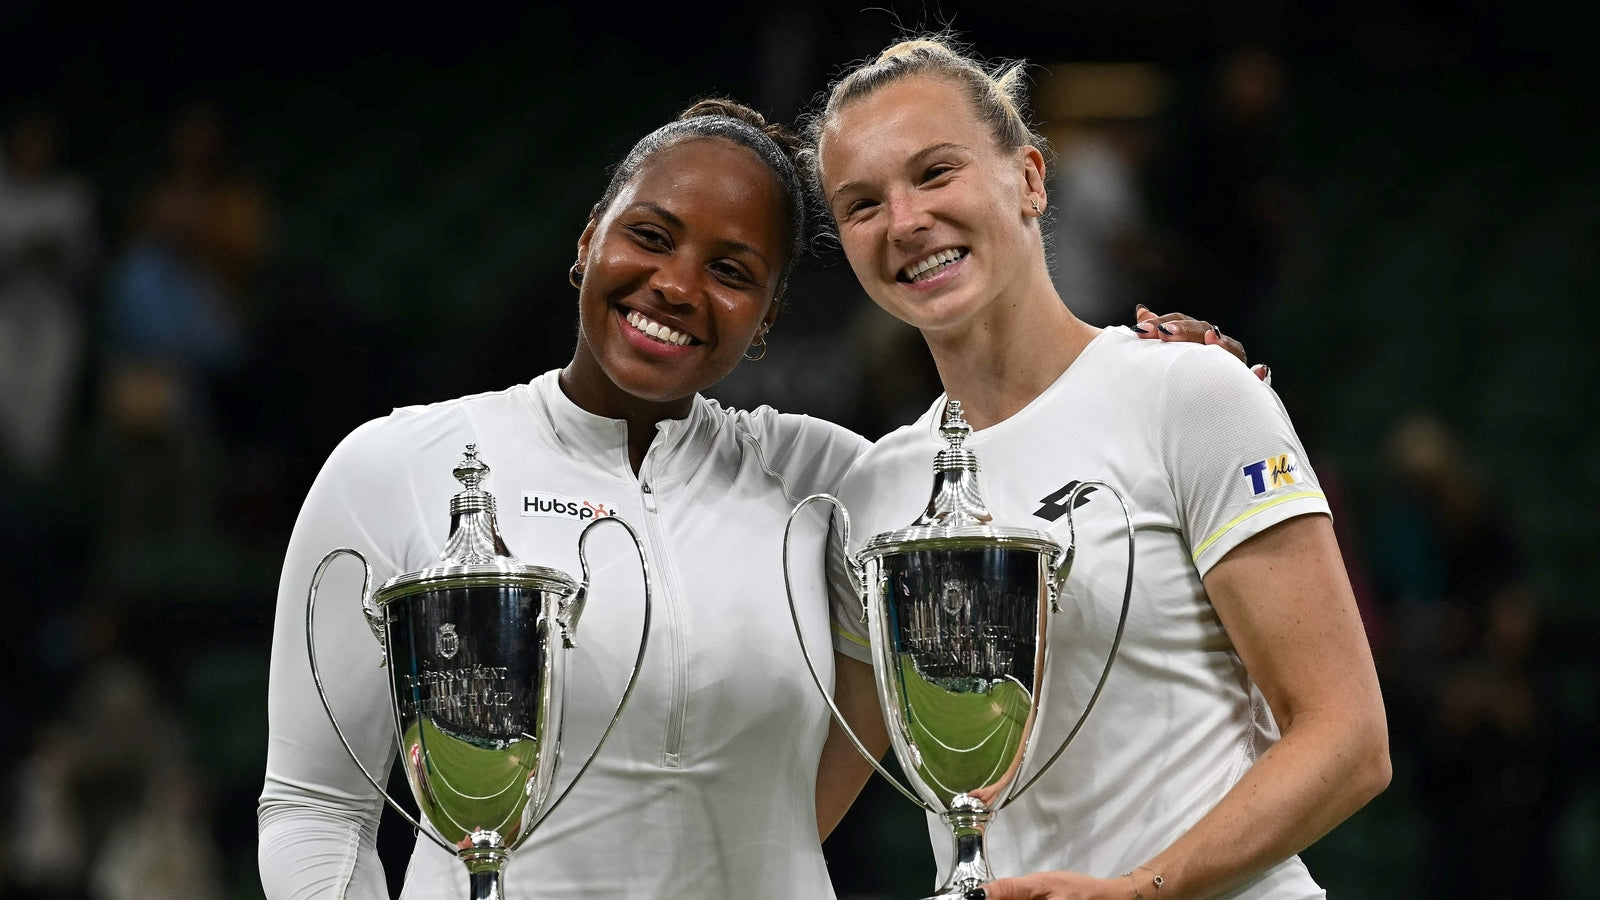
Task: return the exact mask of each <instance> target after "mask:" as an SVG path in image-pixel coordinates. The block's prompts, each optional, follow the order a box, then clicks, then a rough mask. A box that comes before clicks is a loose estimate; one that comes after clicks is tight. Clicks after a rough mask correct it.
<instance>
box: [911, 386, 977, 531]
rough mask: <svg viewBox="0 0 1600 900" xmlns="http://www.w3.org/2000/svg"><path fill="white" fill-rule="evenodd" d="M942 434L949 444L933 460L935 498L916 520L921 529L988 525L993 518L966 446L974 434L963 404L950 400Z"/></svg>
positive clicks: (974, 458) (972, 456)
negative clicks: (963, 410) (963, 409)
mask: <svg viewBox="0 0 1600 900" xmlns="http://www.w3.org/2000/svg"><path fill="white" fill-rule="evenodd" d="M939 433H940V434H942V435H944V439H945V441H946V442H948V446H946V447H945V448H944V449H943V450H940V451H939V453H938V455H937V456H935V457H934V458H933V495H932V497H931V498H930V499H929V500H928V508H927V509H926V510H924V511H923V513H922V516H921V518H919V519H917V521H916V523H915V524H916V525H918V526H929V525H933V526H963V525H985V524H988V523H989V522H991V521H992V520H993V519H994V517H993V516H992V515H990V514H989V508H988V506H986V505H985V504H984V502H983V495H982V494H981V493H980V492H979V491H978V456H977V454H975V453H973V452H972V451H971V450H968V449H967V448H966V447H965V446H964V444H965V443H966V440H967V436H968V435H970V434H972V426H971V425H969V424H967V419H966V416H965V415H963V414H962V411H961V401H960V400H951V401H949V403H947V404H946V405H945V417H944V422H943V423H941V424H940V425H939Z"/></svg>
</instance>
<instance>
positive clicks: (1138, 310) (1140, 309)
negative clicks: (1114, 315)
mask: <svg viewBox="0 0 1600 900" xmlns="http://www.w3.org/2000/svg"><path fill="white" fill-rule="evenodd" d="M1149 311H1150V307H1148V306H1145V305H1144V304H1143V303H1135V304H1134V305H1133V314H1134V315H1136V316H1137V315H1138V314H1139V313H1142V312H1149Z"/></svg>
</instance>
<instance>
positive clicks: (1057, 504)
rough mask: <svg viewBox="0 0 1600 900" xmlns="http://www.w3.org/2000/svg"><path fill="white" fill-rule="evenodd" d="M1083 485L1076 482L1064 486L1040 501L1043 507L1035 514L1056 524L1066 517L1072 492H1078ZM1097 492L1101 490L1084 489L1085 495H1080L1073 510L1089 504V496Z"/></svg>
mask: <svg viewBox="0 0 1600 900" xmlns="http://www.w3.org/2000/svg"><path fill="white" fill-rule="evenodd" d="M1082 483H1083V482H1081V481H1076V480H1074V481H1069V482H1067V483H1066V484H1064V485H1062V486H1061V489H1060V490H1057V491H1054V492H1052V493H1051V494H1050V496H1048V497H1045V498H1043V499H1042V500H1040V501H1039V502H1040V503H1041V504H1043V505H1042V506H1040V507H1039V508H1038V509H1036V510H1034V511H1033V514H1034V515H1036V516H1038V517H1039V518H1041V519H1045V520H1047V521H1050V522H1054V521H1055V520H1057V519H1059V518H1061V517H1062V516H1064V515H1066V514H1067V498H1068V497H1070V496H1072V492H1073V491H1074V490H1077V488H1078V485H1080V484H1082ZM1097 490H1099V488H1097V487H1094V486H1092V485H1091V486H1089V487H1086V488H1084V489H1083V493H1081V494H1079V495H1078V502H1077V503H1074V504H1073V505H1072V507H1073V509H1077V508H1078V507H1080V506H1082V505H1084V504H1085V503H1088V502H1089V495H1090V494H1092V493H1094V492H1095V491H1097Z"/></svg>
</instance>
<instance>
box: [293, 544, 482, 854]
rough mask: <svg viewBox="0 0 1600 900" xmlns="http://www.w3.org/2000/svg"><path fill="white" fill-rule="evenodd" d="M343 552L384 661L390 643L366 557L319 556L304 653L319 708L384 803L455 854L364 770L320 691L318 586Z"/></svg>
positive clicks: (347, 552)
mask: <svg viewBox="0 0 1600 900" xmlns="http://www.w3.org/2000/svg"><path fill="white" fill-rule="evenodd" d="M343 555H349V556H354V557H355V558H356V559H358V560H360V561H361V570H362V572H361V612H362V614H363V615H364V616H366V619H367V625H368V626H370V627H371V628H372V633H373V635H374V636H375V637H377V639H378V643H379V644H380V645H382V647H383V655H384V662H385V663H387V662H388V658H389V644H388V641H387V640H386V639H385V637H384V631H383V625H382V619H381V617H380V615H379V613H378V611H377V606H376V605H375V604H374V603H373V602H372V598H371V597H369V596H368V595H367V589H368V588H369V587H370V586H371V584H372V566H371V565H369V564H368V563H367V558H366V557H365V556H362V555H361V554H360V553H359V552H357V551H355V550H352V549H350V548H349V547H340V548H338V549H336V550H332V551H329V553H328V555H327V556H324V557H323V558H322V562H321V563H318V564H317V571H316V573H315V574H314V575H312V576H311V591H310V592H309V593H308V594H307V595H306V656H307V657H308V658H309V659H310V660H311V680H312V682H313V683H315V684H316V686H317V698H318V699H319V700H321V701H322V710H323V712H326V713H327V714H328V722H329V724H331V725H333V733H334V734H337V735H338V736H339V743H341V744H343V745H344V752H346V753H348V754H350V761H351V762H353V763H355V764H356V768H357V769H360V770H361V774H362V776H363V777H365V778H366V779H367V783H368V784H370V785H372V789H373V790H375V791H377V792H378V796H380V797H382V798H383V799H384V802H386V803H388V804H389V807H390V808H391V809H393V810H394V811H395V812H397V813H399V814H400V817H401V818H403V819H405V820H406V823H407V824H409V825H410V826H411V827H412V828H414V829H416V830H417V831H418V832H420V833H422V834H425V835H427V836H428V838H429V839H430V840H432V841H433V842H434V843H435V844H438V845H439V846H440V847H443V848H444V849H445V850H446V851H447V852H449V853H451V854H455V853H456V852H457V849H458V848H456V847H453V846H451V845H450V844H447V843H445V842H444V841H443V840H442V839H440V838H439V836H438V835H435V834H434V833H433V832H431V831H429V830H428V829H426V828H424V827H422V823H421V822H418V821H417V820H416V819H415V818H413V817H412V815H411V813H409V812H407V811H406V809H405V807H403V806H401V805H400V804H398V803H396V802H395V800H394V798H393V797H391V796H389V792H388V791H386V790H384V789H383V785H381V784H379V783H378V779H376V778H374V777H372V773H371V772H368V771H367V767H366V766H365V765H362V763H361V758H360V757H358V756H357V755H356V751H355V748H354V747H352V746H350V739H349V738H346V737H345V736H344V729H343V728H340V727H339V720H338V718H336V717H335V716H334V714H333V706H332V704H330V703H328V694H327V691H325V690H323V687H322V673H321V672H320V671H319V670H318V669H317V635H316V629H315V628H314V627H313V625H314V624H315V622H316V615H317V588H318V586H320V585H321V584H322V576H323V575H324V574H326V573H327V571H328V566H329V564H331V563H332V562H333V561H334V560H335V559H337V558H338V557H340V556H343Z"/></svg>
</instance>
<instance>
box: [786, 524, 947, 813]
mask: <svg viewBox="0 0 1600 900" xmlns="http://www.w3.org/2000/svg"><path fill="white" fill-rule="evenodd" d="M814 500H820V501H825V502H827V503H830V504H832V505H833V507H834V508H835V509H837V510H838V511H839V516H840V518H841V519H842V520H843V523H842V525H843V527H842V528H841V529H840V534H839V542H840V549H841V550H842V552H843V554H844V560H845V563H846V564H848V565H849V566H850V574H851V575H853V576H855V580H856V598H857V599H858V600H860V601H861V618H862V621H866V618H867V600H866V598H867V588H866V584H865V579H866V573H865V572H864V571H863V570H862V568H861V565H860V564H859V563H857V562H856V561H855V560H854V559H851V558H850V511H849V510H847V509H845V508H844V504H843V503H840V502H839V498H837V497H835V496H833V495H832V494H812V495H811V496H809V497H807V498H805V499H804V500H801V501H800V502H799V503H796V504H795V507H794V509H792V510H790V511H789V520H788V521H787V522H786V523H785V524H784V526H783V590H784V593H785V594H787V595H788V598H789V618H790V620H791V621H793V622H794V636H795V638H796V639H798V640H799V641H800V655H801V656H803V657H805V661H806V670H807V671H808V672H810V673H811V683H812V684H815V685H816V686H817V692H818V693H819V694H821V695H822V699H823V700H824V701H826V702H827V704H828V711H829V712H831V713H833V720H834V721H835V722H837V723H839V728H840V730H842V731H843V732H844V735H845V737H847V738H849V739H850V743H851V744H854V745H855V748H856V752H858V753H860V754H861V757H862V758H863V759H865V760H866V761H867V762H868V763H870V764H871V765H872V768H873V769H876V770H877V772H878V774H879V775H882V776H883V777H884V778H885V779H887V780H888V782H889V783H890V784H892V785H894V788H895V790H897V791H899V792H900V793H902V794H904V795H905V796H906V799H908V800H910V801H911V802H912V803H915V804H916V805H917V806H919V807H921V808H922V809H924V810H926V811H928V812H930V813H933V814H935V815H938V814H940V812H941V810H938V809H935V808H934V807H932V806H930V805H929V804H928V802H927V801H926V800H923V799H922V798H921V797H918V796H917V795H916V794H914V793H912V792H911V791H910V790H909V789H907V788H906V787H905V786H904V785H902V784H901V783H900V780H899V779H898V778H895V777H894V776H893V775H891V774H889V771H888V770H887V769H885V768H884V767H883V764H882V763H880V762H878V760H877V759H876V758H874V757H873V755H872V751H870V750H868V749H867V746H866V744H863V743H862V742H861V738H859V737H857V736H856V733H855V729H853V728H851V727H850V723H849V722H846V721H845V720H844V713H842V712H840V711H839V706H838V704H837V703H835V702H834V701H833V692H832V691H829V690H828V689H827V688H825V687H823V686H822V676H820V675H818V674H817V666H816V663H814V662H813V661H812V659H811V651H810V650H809V649H807V648H806V639H805V635H804V634H802V633H801V631H800V613H799V611H798V610H797V609H795V605H794V588H793V586H792V585H791V584H790V580H789V533H790V531H791V530H792V529H793V528H794V519H795V516H797V515H799V513H800V510H802V509H804V508H805V506H806V504H808V503H811V502H812V501H814Z"/></svg>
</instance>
